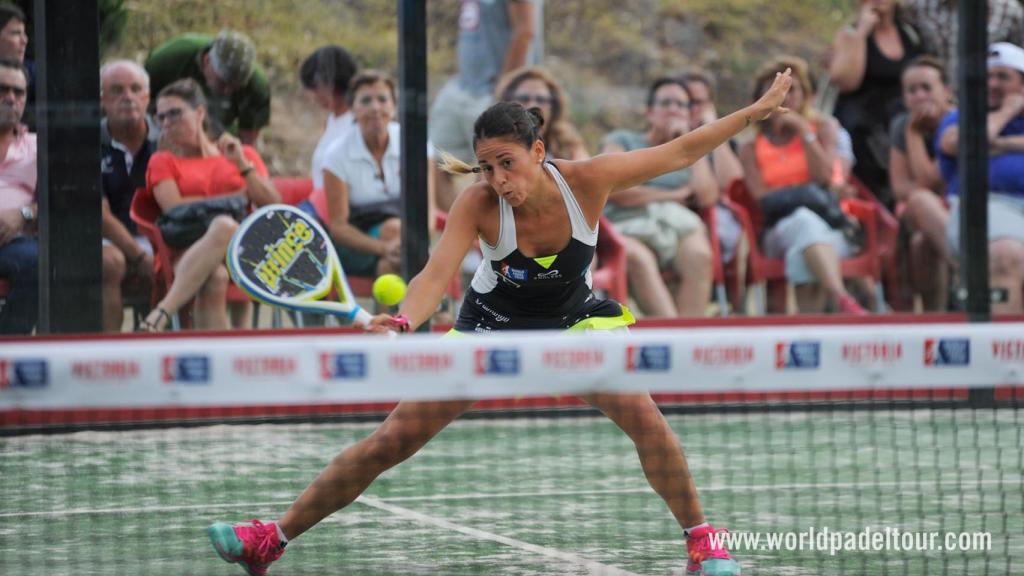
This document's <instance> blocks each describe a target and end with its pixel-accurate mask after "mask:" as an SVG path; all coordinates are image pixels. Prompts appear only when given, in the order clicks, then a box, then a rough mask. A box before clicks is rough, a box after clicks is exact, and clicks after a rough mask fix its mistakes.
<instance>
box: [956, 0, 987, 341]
mask: <svg viewBox="0 0 1024 576" xmlns="http://www.w3.org/2000/svg"><path fill="white" fill-rule="evenodd" d="M987 26H988V9H987V2H978V1H976V0H960V38H959V51H958V60H959V65H958V67H957V70H958V71H959V78H958V79H957V81H958V82H959V85H958V88H959V93H960V150H959V152H958V155H957V164H958V165H959V166H960V171H959V173H960V182H959V190H960V285H961V289H960V292H961V294H963V291H964V290H966V298H967V301H966V306H967V317H968V318H969V319H970V320H971V321H972V322H987V321H988V320H990V319H991V316H992V311H991V303H990V299H991V293H990V291H989V283H988V208H987V206H988V134H987V130H986V117H987V114H988V102H987V94H988V75H987V59H988V37H987V35H988V30H987Z"/></svg>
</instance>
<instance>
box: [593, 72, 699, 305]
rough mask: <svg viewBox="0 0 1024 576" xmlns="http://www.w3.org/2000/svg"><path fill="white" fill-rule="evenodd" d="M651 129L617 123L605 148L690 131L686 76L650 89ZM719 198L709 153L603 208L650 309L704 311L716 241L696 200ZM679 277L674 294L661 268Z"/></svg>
mask: <svg viewBox="0 0 1024 576" xmlns="http://www.w3.org/2000/svg"><path fill="white" fill-rule="evenodd" d="M646 117H647V122H648V129H647V131H646V132H636V131H633V130H616V131H614V132H612V133H610V134H608V136H606V137H605V141H604V146H603V148H602V152H604V153H609V152H629V151H631V150H640V149H643V148H650V147H655V146H660V145H662V144H664V143H666V142H670V141H672V140H673V139H675V138H678V137H680V136H682V135H683V134H686V133H687V132H689V131H690V128H691V126H690V93H689V91H688V90H687V88H686V85H685V84H683V82H682V80H679V79H676V78H659V79H658V80H655V81H654V82H653V83H652V84H651V87H650V88H649V89H648V91H647V112H646ZM717 200H718V182H717V181H716V179H715V173H714V170H713V169H712V167H711V163H710V162H709V161H708V160H707V158H699V159H697V160H696V161H695V162H694V163H693V164H692V165H690V166H687V167H684V168H681V169H679V170H676V171H673V172H669V173H668V174H662V175H659V176H658V177H656V178H652V179H651V180H649V181H647V182H638V183H637V184H636V185H635V186H633V187H631V188H629V189H628V190H623V191H622V192H621V193H619V194H616V195H615V196H614V197H612V198H610V199H609V200H608V207H607V208H606V209H605V215H606V216H607V217H608V219H609V220H610V221H611V222H612V223H613V224H614V225H615V229H616V230H618V231H619V232H620V233H621V234H622V235H623V237H624V240H625V243H626V257H627V269H628V274H629V289H630V294H632V295H633V297H634V298H635V299H636V301H637V304H638V305H639V306H640V309H641V310H643V311H644V313H645V314H647V315H649V316H657V317H666V318H671V317H675V316H704V314H705V310H706V308H707V302H708V295H709V294H710V293H711V270H712V269H711V242H710V240H709V239H708V234H707V229H706V228H705V227H704V223H703V222H702V221H701V219H700V216H698V215H697V214H696V213H695V212H694V211H693V210H692V209H691V208H690V207H691V206H692V207H696V206H710V205H712V204H714V203H715V202H716V201H717ZM663 269H672V270H674V271H675V273H676V275H677V276H678V277H679V278H680V282H679V288H678V289H677V290H676V293H675V294H674V295H673V294H672V293H671V291H670V290H669V288H668V286H667V285H666V284H665V281H664V280H662V277H661V270H663Z"/></svg>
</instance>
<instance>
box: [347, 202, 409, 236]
mask: <svg viewBox="0 0 1024 576" xmlns="http://www.w3.org/2000/svg"><path fill="white" fill-rule="evenodd" d="M401 215H402V203H401V200H399V199H395V200H384V201H382V202H371V203H369V204H362V205H360V206H351V207H350V208H349V214H348V223H349V224H351V225H352V226H355V227H356V228H358V229H360V230H362V231H363V232H368V231H369V230H370V229H371V228H373V227H374V226H376V225H377V224H380V223H381V222H383V221H385V220H387V219H388V218H400V217H401Z"/></svg>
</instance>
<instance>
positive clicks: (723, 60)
mask: <svg viewBox="0 0 1024 576" xmlns="http://www.w3.org/2000/svg"><path fill="white" fill-rule="evenodd" d="M116 3H118V4H121V5H122V6H123V9H124V12H125V21H124V25H123V28H122V29H121V32H120V34H117V37H116V38H114V39H112V40H111V41H109V42H108V43H107V44H106V45H105V47H104V53H103V58H104V59H109V58H114V57H129V58H135V59H137V60H139V61H142V60H143V59H144V58H145V56H146V54H147V52H148V51H149V50H150V49H151V48H153V47H155V46H156V45H158V44H159V43H161V42H163V41H164V40H166V39H168V38H170V37H172V36H174V35H176V34H180V33H183V32H207V33H216V32H217V31H218V30H220V29H221V28H235V29H238V30H242V31H245V32H246V33H248V34H249V35H250V36H251V37H252V38H253V40H254V41H255V43H256V46H257V49H258V53H259V59H260V62H261V63H262V64H263V66H264V67H265V68H266V70H267V72H268V74H269V76H270V79H271V83H272V86H273V95H274V108H273V114H272V122H271V126H270V129H269V130H266V131H265V132H264V142H263V146H262V152H263V153H264V155H265V157H266V158H267V160H268V163H269V165H270V167H271V170H272V171H273V172H274V173H276V174H281V175H305V174H307V173H308V171H309V157H310V155H311V154H312V150H313V147H314V146H315V145H316V140H317V138H318V137H319V134H320V131H321V129H322V126H323V122H324V117H325V116H324V113H323V112H322V111H321V110H319V109H318V108H317V107H316V106H315V105H314V104H313V103H312V101H311V100H308V99H307V98H306V97H305V96H304V95H303V93H302V90H301V87H300V84H299V80H298V72H297V71H298V67H299V64H300V63H301V62H302V60H303V59H304V58H305V57H306V56H307V55H308V54H309V53H310V52H312V51H313V49H315V48H316V47H317V46H320V45H323V44H330V43H334V44H340V45H342V46H344V47H345V48H346V49H348V50H349V51H351V52H352V53H353V54H354V55H356V57H357V58H358V60H359V62H360V64H361V65H363V66H372V67H377V68H383V69H385V70H388V71H390V72H391V73H393V74H397V71H398V62H397V53H398V30H397V27H398V18H397V6H398V2H396V1H395V0H346V1H329V0H302V1H298V0H217V1H209V0H206V1H202V0H135V1H132V0H127V1H124V2H123V3H122V2H116ZM852 5H853V2H852V1H850V0H789V1H787V2H772V1H764V0H630V1H629V2H622V1H614V0H548V1H547V2H545V7H544V10H545V30H544V40H545V44H546V55H545V64H546V65H547V66H549V67H550V68H552V69H553V70H554V71H555V72H556V74H557V76H558V77H559V78H560V79H561V80H562V81H563V84H564V86H565V87H566V89H567V90H568V92H569V94H570V95H571V98H572V106H573V116H572V119H573V121H574V122H575V124H576V125H577V126H578V127H579V128H580V129H581V131H582V132H583V134H584V138H585V139H586V141H587V144H588V147H589V148H590V150H591V152H595V151H596V148H597V146H598V145H599V142H600V139H601V137H602V135H603V134H604V133H606V132H607V131H608V130H609V129H612V128H617V127H635V128H641V127H642V126H643V118H642V116H641V113H642V109H643V97H644V91H645V87H646V85H647V84H648V83H649V82H650V81H651V80H652V79H654V78H656V77H657V76H660V75H664V74H671V73H675V72H678V71H680V70H682V69H683V67H685V66H687V65H690V64H698V65H701V66H704V67H706V68H708V69H709V70H712V71H713V72H714V73H715V74H716V76H717V77H718V79H719V82H720V88H719V92H720V94H719V99H720V102H721V106H720V108H721V109H722V110H725V111H728V110H732V109H734V108H736V107H738V106H740V105H742V104H744V103H745V102H746V101H747V100H748V99H749V91H750V82H749V79H750V77H751V75H752V73H753V71H754V70H755V69H756V68H757V67H758V66H759V65H760V64H761V63H763V62H764V61H765V60H766V59H767V58H769V57H770V56H772V55H775V54H780V53H789V54H798V55H800V56H803V57H806V58H808V59H809V60H810V61H811V62H812V66H813V67H814V68H815V69H816V70H819V71H820V70H821V65H822V63H823V62H824V61H826V58H827V54H828V51H829V47H830V45H831V42H832V38H833V36H834V34H835V31H836V30H837V29H838V28H839V27H840V26H842V25H843V24H844V23H846V22H849V21H850V18H851V17H852V16H851V14H852V13H853V11H852ZM458 9H459V0H429V2H428V4H427V11H428V51H429V52H428V58H427V61H428V66H429V89H430V93H431V95H433V94H434V93H436V91H437V90H438V89H440V87H441V86H442V84H443V83H444V81H445V79H446V78H447V77H448V76H449V75H450V74H452V73H453V72H454V71H455V68H456V59H455V53H454V47H455V36H456V31H457V29H456V20H457V16H458ZM154 96H155V95H154Z"/></svg>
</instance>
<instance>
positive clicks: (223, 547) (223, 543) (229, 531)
mask: <svg viewBox="0 0 1024 576" xmlns="http://www.w3.org/2000/svg"><path fill="white" fill-rule="evenodd" d="M206 535H207V536H209V537H210V544H212V545H213V549H214V550H215V551H216V552H217V555H218V556H220V558H221V560H223V561H225V562H228V563H229V564H234V563H235V562H238V560H236V559H235V558H238V557H239V556H240V555H241V554H242V550H241V548H242V542H241V541H240V540H239V539H238V537H237V536H235V528H234V526H232V525H231V524H227V523H225V522H215V523H213V524H211V525H210V527H209V528H207V529H206Z"/></svg>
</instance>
